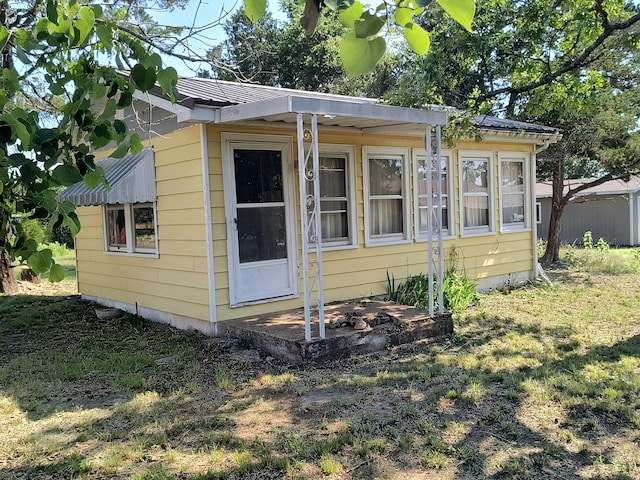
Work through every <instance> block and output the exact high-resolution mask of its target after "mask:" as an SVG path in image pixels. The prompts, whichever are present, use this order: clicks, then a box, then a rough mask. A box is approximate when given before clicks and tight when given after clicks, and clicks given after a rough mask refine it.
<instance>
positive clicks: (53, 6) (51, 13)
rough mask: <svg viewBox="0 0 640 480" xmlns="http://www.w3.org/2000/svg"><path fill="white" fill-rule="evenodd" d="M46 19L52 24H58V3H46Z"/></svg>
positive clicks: (50, 1)
mask: <svg viewBox="0 0 640 480" xmlns="http://www.w3.org/2000/svg"><path fill="white" fill-rule="evenodd" d="M47 18H48V19H49V21H51V22H53V23H57V22H58V2H55V1H54V0H48V1H47Z"/></svg>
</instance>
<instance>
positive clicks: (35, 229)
mask: <svg viewBox="0 0 640 480" xmlns="http://www.w3.org/2000/svg"><path fill="white" fill-rule="evenodd" d="M18 229H20V230H22V232H24V234H25V236H26V237H27V238H30V239H32V240H35V241H36V243H38V244H40V243H42V242H44V241H45V239H46V237H47V233H46V232H45V229H44V227H43V226H42V223H40V221H39V220H36V219H34V218H23V219H22V220H21V221H20V223H19V224H18Z"/></svg>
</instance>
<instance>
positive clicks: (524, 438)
mask: <svg viewBox="0 0 640 480" xmlns="http://www.w3.org/2000/svg"><path fill="white" fill-rule="evenodd" d="M571 255H572V258H571V260H572V262H573V264H572V266H570V267H565V268H559V269H554V270H551V271H548V273H549V275H550V277H551V278H552V280H553V281H554V286H553V287H548V286H544V285H529V286H526V287H523V288H518V289H513V290H511V291H509V292H508V293H506V292H492V293H488V294H483V295H481V298H480V302H479V304H478V305H477V306H475V307H473V308H472V309H470V310H468V311H467V312H465V313H464V314H462V315H460V316H458V317H457V318H456V326H455V334H454V336H452V337H451V338H448V339H446V340H444V341H441V342H439V343H435V344H429V343H415V344H410V345H404V346H401V347H398V348H394V349H392V350H389V351H385V352H381V353H376V354H372V355H368V356H362V357H357V358H351V359H348V360H341V361H333V362H328V363H324V364H319V365H310V366H304V367H291V366H288V365H285V364H283V363H279V362H277V361H275V360H272V359H270V358H267V357H264V356H260V355H259V354H258V353H257V352H254V351H251V350H249V351H247V350H243V349H242V347H243V346H242V345H239V344H237V343H236V342H234V341H230V340H222V339H212V338H207V337H204V336H201V335H199V334H195V333H193V332H184V331H178V330H175V329H173V328H171V327H168V326H166V325H160V324H154V323H149V322H147V321H145V320H143V319H141V318H139V317H135V316H131V315H128V316H125V317H123V318H122V319H119V320H114V321H98V319H97V318H96V317H95V314H94V311H93V308H92V307H91V305H89V304H87V303H84V302H82V301H80V300H79V299H78V298H77V297H75V296H65V295H67V293H66V292H62V291H61V292H59V293H63V294H62V295H53V294H49V295H33V294H32V295H16V296H0V319H1V320H0V478H2V479H45V478H47V479H48V478H56V479H70V478H91V479H95V478H127V479H129V478H134V479H155V480H161V479H217V478H229V479H241V478H242V479H244V478H251V479H262V478H287V479H294V478H300V479H316V478H334V479H350V478H356V479H374V478H381V479H427V478H429V479H431V478H436V479H466V478H468V479H478V478H517V479H529V478H531V479H533V478H536V479H549V478H554V479H558V478H560V479H583V478H584V479H587V478H594V479H595V478H598V479H605V478H606V479H619V480H621V479H638V478H640V309H639V306H640V273H638V270H639V266H638V265H636V264H635V263H634V262H637V261H638V258H637V257H638V256H637V255H634V254H633V253H632V254H627V256H626V257H623V259H622V260H619V259H616V262H619V264H618V263H615V262H613V258H614V252H613V251H612V252H609V253H607V255H608V257H607V258H605V256H604V254H601V253H598V252H595V251H594V252H581V251H578V252H576V251H574V252H573V253H572V254H571ZM598 255H600V256H598ZM616 258H617V257H616ZM612 262H613V263H614V264H613V266H612ZM615 265H618V266H615ZM46 283H48V282H43V284H46ZM31 293H36V292H31ZM54 293H55V292H54Z"/></svg>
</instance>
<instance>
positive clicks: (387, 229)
mask: <svg viewBox="0 0 640 480" xmlns="http://www.w3.org/2000/svg"><path fill="white" fill-rule="evenodd" d="M408 153H409V152H408V150H407V149H402V148H398V149H396V148H392V147H386V148H383V147H363V148H362V155H363V159H364V166H363V173H364V195H365V218H364V223H365V237H366V242H367V243H368V244H386V243H397V242H401V241H405V240H409V239H410V238H411V234H410V225H411V216H410V210H409V197H408V192H409V166H408V161H409V160H408V157H409V156H408Z"/></svg>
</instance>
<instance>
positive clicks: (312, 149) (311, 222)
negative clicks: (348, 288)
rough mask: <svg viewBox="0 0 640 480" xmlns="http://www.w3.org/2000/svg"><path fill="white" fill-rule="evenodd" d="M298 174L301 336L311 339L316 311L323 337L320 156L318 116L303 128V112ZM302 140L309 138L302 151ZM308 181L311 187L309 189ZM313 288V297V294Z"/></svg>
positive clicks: (298, 125) (300, 122)
mask: <svg viewBox="0 0 640 480" xmlns="http://www.w3.org/2000/svg"><path fill="white" fill-rule="evenodd" d="M297 130H298V131H297V133H298V178H299V181H300V224H301V232H302V235H301V237H302V267H303V268H302V269H303V280H304V322H305V340H306V341H307V342H310V341H311V314H312V310H317V312H318V333H319V335H320V338H325V325H324V285H323V281H322V222H321V218H320V174H319V172H320V158H319V153H318V117H317V115H315V114H314V115H312V116H311V129H308V128H307V129H305V128H304V116H303V114H302V113H298V114H297ZM305 140H306V141H307V142H309V141H310V142H311V143H310V146H309V149H308V151H307V152H305ZM309 184H311V185H312V190H313V191H311V192H309V190H310V189H309V186H310V185H309ZM314 292H315V298H313V297H314Z"/></svg>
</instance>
